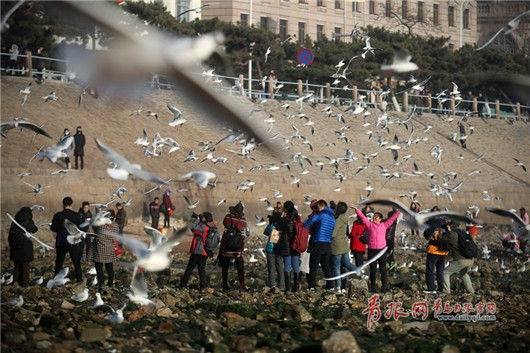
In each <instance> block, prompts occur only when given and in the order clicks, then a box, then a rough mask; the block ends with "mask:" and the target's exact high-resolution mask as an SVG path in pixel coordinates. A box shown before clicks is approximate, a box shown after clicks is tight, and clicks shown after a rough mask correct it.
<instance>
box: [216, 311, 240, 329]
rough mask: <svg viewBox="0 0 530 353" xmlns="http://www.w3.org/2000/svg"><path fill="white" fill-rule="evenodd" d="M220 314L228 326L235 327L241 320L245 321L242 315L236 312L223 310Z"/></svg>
mask: <svg viewBox="0 0 530 353" xmlns="http://www.w3.org/2000/svg"><path fill="white" fill-rule="evenodd" d="M220 316H221V319H222V321H223V322H224V323H225V325H226V326H228V327H229V328H233V327H237V326H239V325H240V324H241V323H242V322H243V321H245V318H244V317H243V316H241V315H239V314H236V313H230V312H224V313H221V315H220Z"/></svg>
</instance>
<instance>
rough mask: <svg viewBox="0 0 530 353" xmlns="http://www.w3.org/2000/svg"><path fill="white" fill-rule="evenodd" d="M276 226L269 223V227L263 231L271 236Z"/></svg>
mask: <svg viewBox="0 0 530 353" xmlns="http://www.w3.org/2000/svg"><path fill="white" fill-rule="evenodd" d="M275 228H276V227H275V226H274V224H272V223H269V224H268V225H267V227H265V230H264V231H263V234H264V235H266V236H270V235H271V232H272V230H273V229H275Z"/></svg>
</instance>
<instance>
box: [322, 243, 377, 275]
mask: <svg viewBox="0 0 530 353" xmlns="http://www.w3.org/2000/svg"><path fill="white" fill-rule="evenodd" d="M386 250H387V248H386V247H385V248H384V249H381V251H379V252H378V253H377V255H375V256H374V257H373V258H371V259H369V260H368V261H367V262H365V263H363V264H362V266H360V267H356V266H354V267H356V269H355V270H353V271H349V272H345V273H343V274H341V275H338V276H335V277H331V278H325V280H326V281H333V280H336V279H339V278H343V277H348V276H351V275H353V274H356V275H360V274H361V271H362V270H363V269H364V268H365V267H366V266H368V265H370V264H371V263H372V262H374V261H376V260H377V259H379V258H380V257H381V256H383V255H384V254H385V253H386Z"/></svg>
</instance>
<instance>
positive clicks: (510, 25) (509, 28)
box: [476, 10, 530, 51]
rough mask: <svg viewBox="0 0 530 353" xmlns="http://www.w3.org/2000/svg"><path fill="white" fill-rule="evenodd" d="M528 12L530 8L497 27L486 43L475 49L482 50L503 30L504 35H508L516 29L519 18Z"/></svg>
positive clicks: (529, 12)
mask: <svg viewBox="0 0 530 353" xmlns="http://www.w3.org/2000/svg"><path fill="white" fill-rule="evenodd" d="M528 14H530V10H528V11H525V12H523V13H522V14H520V15H518V16H517V17H515V18H513V19H511V20H510V21H509V22H508V23H507V24H506V25H505V26H504V27H502V28H501V29H499V30H498V31H497V33H495V34H494V35H493V37H491V38H490V40H488V41H487V42H486V43H484V44H482V45H481V46H480V47H478V48H477V49H476V50H477V51H479V50H482V49H484V48H486V47H487V46H488V45H490V44H491V43H492V42H493V41H494V40H495V38H497V36H499V34H501V33H503V32H504V35H508V34H510V33H512V32H513V31H514V30H516V29H517V27H519V22H520V21H521V18H523V17H524V16H526V15H528Z"/></svg>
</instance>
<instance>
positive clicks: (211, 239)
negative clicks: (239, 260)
mask: <svg viewBox="0 0 530 353" xmlns="http://www.w3.org/2000/svg"><path fill="white" fill-rule="evenodd" d="M220 242H221V236H220V235H219V230H218V229H217V227H214V226H211V227H210V229H209V230H208V234H207V235H206V244H204V248H205V249H206V251H208V252H213V251H214V250H215V249H217V247H218V246H219V243H220Z"/></svg>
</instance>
